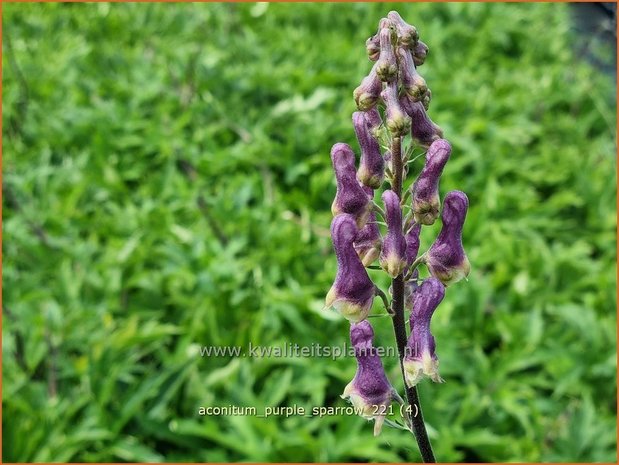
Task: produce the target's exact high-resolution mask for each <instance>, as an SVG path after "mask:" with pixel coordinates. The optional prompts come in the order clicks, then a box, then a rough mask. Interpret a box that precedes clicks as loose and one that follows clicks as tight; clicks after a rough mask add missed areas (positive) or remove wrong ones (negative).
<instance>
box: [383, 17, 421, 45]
mask: <svg viewBox="0 0 619 465" xmlns="http://www.w3.org/2000/svg"><path fill="white" fill-rule="evenodd" d="M387 18H389V19H390V20H391V22H392V23H393V24H394V25H395V28H396V31H397V33H398V40H399V42H400V43H401V44H402V45H404V46H405V47H414V46H415V44H417V41H418V40H419V34H418V33H417V28H415V26H411V25H410V24H408V23H407V22H406V21H404V20H403V19H402V17H401V16H400V15H399V14H398V12H397V11H390V12H389V14H387Z"/></svg>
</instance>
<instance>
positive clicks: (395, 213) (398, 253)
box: [380, 190, 406, 278]
mask: <svg viewBox="0 0 619 465" xmlns="http://www.w3.org/2000/svg"><path fill="white" fill-rule="evenodd" d="M382 199H383V203H384V204H385V215H386V217H387V218H386V220H387V234H386V235H385V238H384V240H383V249H382V251H381V253H380V266H381V268H382V269H383V270H385V271H386V272H387V274H388V275H389V276H391V277H392V278H395V277H396V276H398V275H399V274H400V273H402V271H403V270H404V268H405V267H406V240H405V239H404V234H403V233H402V208H401V207H400V199H399V197H398V196H397V194H396V193H395V192H393V191H392V190H386V191H385V192H383V196H382Z"/></svg>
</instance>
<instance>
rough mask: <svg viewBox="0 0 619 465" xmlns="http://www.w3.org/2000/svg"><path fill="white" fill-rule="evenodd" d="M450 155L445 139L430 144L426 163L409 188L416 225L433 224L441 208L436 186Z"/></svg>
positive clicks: (449, 146) (449, 147)
mask: <svg viewBox="0 0 619 465" xmlns="http://www.w3.org/2000/svg"><path fill="white" fill-rule="evenodd" d="M450 154H451V145H449V142H447V141H446V140H445V139H439V140H436V141H434V142H432V145H430V148H429V149H428V152H427V153H426V163H425V165H424V167H423V169H422V170H421V173H419V176H418V177H417V179H416V181H415V183H414V184H413V186H412V188H411V189H412V194H413V214H414V215H415V221H416V222H417V223H421V224H426V225H429V224H434V222H435V221H436V219H437V218H438V212H439V208H440V206H441V201H440V197H439V192H438V184H439V180H440V178H441V174H442V173H443V168H444V167H445V164H446V163H447V160H449V155H450Z"/></svg>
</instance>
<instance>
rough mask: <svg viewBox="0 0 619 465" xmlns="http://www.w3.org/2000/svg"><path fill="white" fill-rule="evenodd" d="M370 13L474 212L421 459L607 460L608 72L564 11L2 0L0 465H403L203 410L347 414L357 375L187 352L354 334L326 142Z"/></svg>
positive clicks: (310, 422) (356, 434) (313, 428)
mask: <svg viewBox="0 0 619 465" xmlns="http://www.w3.org/2000/svg"><path fill="white" fill-rule="evenodd" d="M390 9H398V10H399V11H400V13H401V14H402V16H403V17H404V18H405V19H407V20H409V21H410V22H412V23H413V24H415V25H417V27H418V29H419V31H420V34H421V37H422V40H424V41H425V42H427V43H428V44H429V46H430V55H429V57H428V60H427V61H426V64H425V65H424V66H423V67H422V68H421V69H420V71H421V73H422V74H423V75H424V77H425V78H426V80H427V81H428V83H429V86H430V88H431V89H432V91H433V95H434V99H433V102H432V105H431V108H430V114H431V116H432V118H433V119H434V120H435V121H436V122H437V123H438V124H440V125H441V126H442V127H443V129H444V131H445V135H446V137H447V138H448V139H449V140H450V141H451V143H452V145H453V148H454V151H453V154H452V159H451V161H450V163H449V164H448V165H447V168H446V171H445V174H444V176H443V180H442V184H441V190H442V192H443V193H445V192H447V191H448V190H451V189H455V188H458V189H461V190H464V191H465V192H466V193H467V194H468V196H469V199H470V203H471V208H470V212H469V216H468V219H467V223H466V227H465V247H466V249H467V251H468V254H469V257H470V259H471V263H472V264H473V271H472V274H471V276H470V279H469V282H468V283H466V282H462V283H459V284H458V285H456V286H454V287H451V288H450V289H449V291H448V293H447V297H446V299H445V301H444V302H443V304H442V305H441V307H440V308H439V310H438V311H437V314H436V315H435V318H434V320H433V332H434V334H435V336H436V339H437V344H438V355H439V357H440V359H441V374H442V376H443V377H444V378H445V380H446V383H445V384H441V385H436V384H431V383H429V382H424V383H422V384H421V386H420V395H421V398H422V403H423V406H424V409H425V414H426V419H427V423H428V426H429V429H430V435H431V438H432V441H433V444H434V447H435V451H436V454H437V457H438V459H439V460H441V461H458V460H467V461H497V460H498V461H608V462H614V461H615V460H616V449H615V447H616V440H615V438H616V382H615V379H616V378H615V376H616V314H615V307H616V298H615V295H616V294H615V292H616V274H615V262H616V253H615V251H616V248H615V244H616V242H615V230H616V213H615V212H616V202H615V199H616V176H615V173H616V169H615V168H616V160H615V153H616V145H615V144H616V140H615V136H616V134H615V127H616V113H615V106H614V99H615V94H614V86H615V83H614V81H613V80H612V79H611V78H610V77H608V76H604V75H602V74H601V73H599V72H597V71H595V70H594V69H593V68H592V67H590V65H589V64H587V63H586V61H585V60H583V59H582V57H579V56H575V54H574V52H573V47H572V46H573V45H574V43H575V41H581V40H586V38H582V37H577V36H575V35H574V34H573V30H572V29H571V26H570V22H569V15H568V7H567V6H566V5H561V4H398V5H386V4H271V5H266V4H226V5H223V4H173V5H172V4H168V5H166V4H148V5H147V4H123V5H110V4H28V5H23V4H22V5H19V4H10V3H9V4H7V3H5V4H4V5H3V10H4V17H3V38H4V42H3V52H4V54H3V81H2V83H3V97H2V102H3V110H4V111H3V119H2V121H3V154H4V159H3V162H4V163H3V165H4V166H3V192H4V195H3V223H4V224H3V239H4V241H3V254H4V259H3V290H4V305H3V333H2V334H3V346H2V348H3V370H2V373H3V381H4V386H3V399H2V405H3V418H2V423H3V445H4V450H3V459H4V461H248V460H251V461H402V460H406V461H415V460H419V455H418V452H417V451H416V447H415V446H414V441H413V440H412V438H411V437H410V435H409V434H407V433H406V432H403V431H398V430H395V429H391V428H385V430H384V431H383V434H382V435H381V436H380V437H378V438H376V439H374V438H373V437H372V431H371V430H372V428H371V425H369V424H367V423H366V422H365V421H364V420H362V419H360V418H358V417H354V416H329V417H324V418H317V417H314V418H304V417H298V416H293V417H290V418H282V417H271V418H268V419H264V418H256V417H239V416H225V417H215V418H214V417H210V418H209V417H199V416H198V415H197V409H198V407H199V406H214V405H220V406H224V405H238V406H256V407H257V408H258V409H261V408H262V407H264V406H275V405H282V406H292V405H299V406H304V407H306V408H311V407H313V406H323V405H325V406H329V405H333V406H344V405H345V404H344V401H343V400H341V399H340V398H339V395H340V394H341V392H342V390H343V388H344V386H345V385H346V384H347V383H348V382H349V381H350V379H351V378H352V376H353V374H354V372H355V362H354V360H353V359H350V358H345V357H344V358H339V359H337V360H330V359H328V358H283V359H282V358H262V359H252V358H243V357H241V358H231V357H212V358H202V357H200V355H199V347H200V346H202V345H221V346H224V345H239V346H246V345H247V344H248V343H249V342H250V341H251V342H252V343H253V344H256V345H257V344H262V345H269V346H278V345H283V344H284V343H287V342H292V343H299V344H305V345H309V344H312V343H320V344H323V345H341V344H344V343H345V342H346V341H347V337H348V334H347V333H348V323H347V322H346V321H343V320H342V319H340V318H338V317H335V316H334V315H333V314H332V313H330V312H327V311H322V310H321V308H322V302H323V298H324V294H325V293H326V291H327V290H328V288H329V286H330V285H331V282H332V279H333V276H334V273H335V257H334V255H333V253H332V250H331V244H330V239H329V237H328V227H329V224H330V221H331V216H330V209H329V207H330V203H331V200H332V196H333V194H334V192H335V184H334V180H333V176H332V172H331V166H330V160H329V150H330V147H331V145H332V144H333V143H334V142H336V141H344V142H348V143H351V144H353V146H355V147H356V142H355V141H354V133H353V131H352V127H351V122H350V115H351V113H352V111H353V110H354V108H353V101H352V98H351V94H352V90H353V89H354V88H355V87H356V86H357V84H358V82H359V81H360V80H361V78H362V77H363V76H364V75H365V74H366V73H367V72H368V70H369V69H370V66H371V65H370V62H369V61H368V60H367V58H366V56H365V48H364V42H365V39H366V38H367V37H368V36H369V35H370V34H372V33H373V32H374V30H375V28H376V24H377V22H378V20H379V18H380V17H382V16H383V15H385V14H386V13H387V11H389V10H390ZM601 53H606V54H610V51H609V50H603V49H602V50H601ZM420 163H421V161H419V162H418V163H417V164H416V165H415V169H419V168H420V167H421V165H420ZM200 199H202V200H200ZM213 223H214V224H216V225H217V227H218V228H220V229H221V234H222V235H223V236H225V239H226V240H223V241H222V240H220V239H218V237H217V234H216V233H215V230H214V229H213ZM439 227H440V225H439V224H437V225H436V227H435V228H429V229H428V230H427V231H425V232H424V237H423V244H424V245H425V246H427V245H428V244H429V241H430V240H431V238H432V236H433V234H435V233H436V232H437V230H438V228H439ZM422 247H423V245H422ZM422 250H423V248H422ZM372 273H373V276H376V279H377V280H378V282H379V283H380V284H381V285H385V284H386V281H385V280H384V279H383V278H379V277H378V276H379V275H380V273H379V272H372ZM378 310H379V302H378V300H377V302H376V311H377V312H378ZM374 323H375V327H376V331H377V338H378V342H379V343H380V344H383V345H386V344H390V343H391V340H392V330H391V328H390V323H389V321H388V320H387V319H386V318H378V319H375V320H374ZM384 362H385V365H386V368H387V370H388V373H389V376H390V378H391V380H392V381H393V383H394V385H395V386H396V387H398V388H399V389H401V388H402V381H401V379H400V378H399V376H398V367H397V361H396V359H395V358H388V359H385V360H384Z"/></svg>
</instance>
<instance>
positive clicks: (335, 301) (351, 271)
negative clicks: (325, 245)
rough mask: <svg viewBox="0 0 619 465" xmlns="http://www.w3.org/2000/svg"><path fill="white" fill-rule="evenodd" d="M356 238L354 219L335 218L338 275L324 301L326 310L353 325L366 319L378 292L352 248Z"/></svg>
mask: <svg viewBox="0 0 619 465" xmlns="http://www.w3.org/2000/svg"><path fill="white" fill-rule="evenodd" d="M364 195H365V194H364ZM357 234H358V229H357V225H356V224H355V219H354V218H353V217H352V216H351V215H349V214H346V213H344V214H341V215H337V216H336V217H335V218H333V221H332V222H331V239H332V241H333V248H334V249H335V256H336V257H337V274H336V275H335V281H334V283H333V286H331V289H330V290H329V292H328V293H327V297H326V299H325V308H328V307H334V308H335V309H336V310H337V311H338V312H339V313H340V314H341V315H342V316H343V317H344V318H346V319H347V320H349V321H354V322H357V321H362V320H365V319H366V318H367V316H368V314H369V313H370V309H371V308H372V302H373V300H374V294H375V292H376V290H375V287H374V283H373V282H372V280H371V279H370V277H369V276H368V273H367V271H366V270H365V268H364V266H363V264H362V263H361V260H360V259H359V257H358V256H357V252H355V249H354V247H353V241H354V240H355V238H356V237H357Z"/></svg>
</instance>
